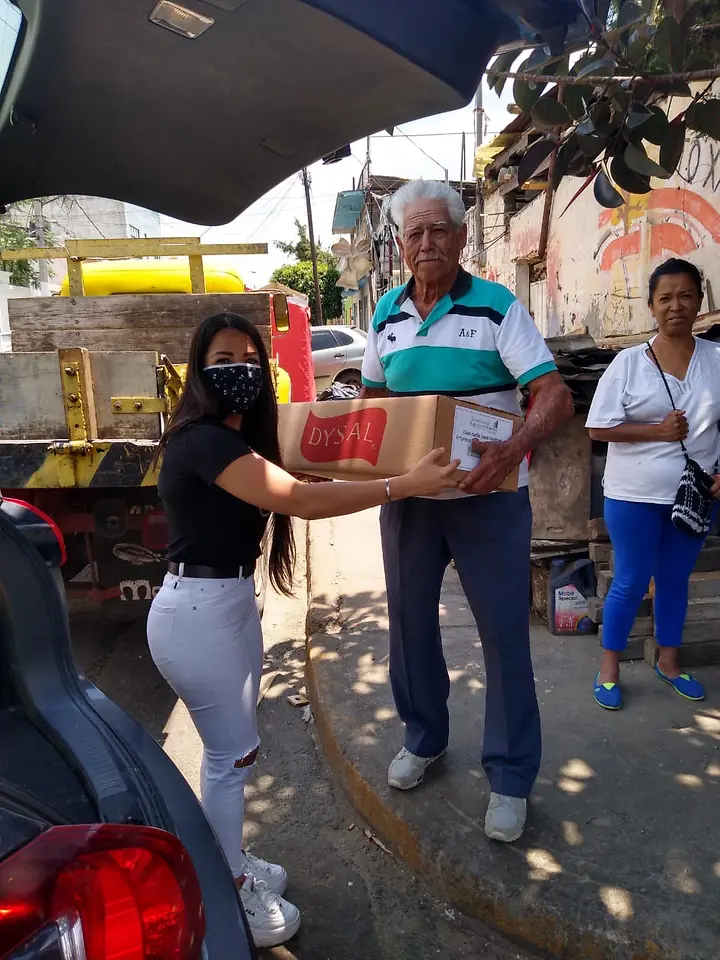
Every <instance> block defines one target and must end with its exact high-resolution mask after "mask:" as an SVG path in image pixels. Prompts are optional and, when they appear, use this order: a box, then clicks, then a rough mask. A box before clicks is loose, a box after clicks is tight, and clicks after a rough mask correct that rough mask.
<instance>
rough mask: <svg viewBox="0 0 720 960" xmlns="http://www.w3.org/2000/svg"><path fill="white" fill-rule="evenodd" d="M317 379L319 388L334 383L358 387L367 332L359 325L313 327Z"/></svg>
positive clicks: (314, 361) (313, 350)
mask: <svg viewBox="0 0 720 960" xmlns="http://www.w3.org/2000/svg"><path fill="white" fill-rule="evenodd" d="M311 335H312V355H313V365H314V367H315V383H316V385H317V387H318V388H319V389H322V388H323V387H327V386H329V385H330V384H331V383H336V382H337V383H347V384H351V385H352V386H357V387H359V386H360V385H361V380H360V371H361V369H362V362H363V357H364V355H365V346H366V344H367V334H366V333H365V331H364V330H361V329H360V328H359V327H348V326H342V325H337V326H327V327H312V329H311Z"/></svg>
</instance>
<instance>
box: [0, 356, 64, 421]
mask: <svg viewBox="0 0 720 960" xmlns="http://www.w3.org/2000/svg"><path fill="white" fill-rule="evenodd" d="M0 439H2V440H63V439H67V424H66V422H65V409H64V405H63V395H62V387H61V385H60V368H59V366H58V355H57V353H34V354H29V355H24V356H19V355H17V354H13V353H0Z"/></svg>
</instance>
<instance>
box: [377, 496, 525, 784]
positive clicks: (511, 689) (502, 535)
mask: <svg viewBox="0 0 720 960" xmlns="http://www.w3.org/2000/svg"><path fill="white" fill-rule="evenodd" d="M531 527H532V513H531V510H530V499H529V496H528V492H527V488H521V489H520V490H519V491H518V492H517V493H493V494H491V495H490V496H485V497H467V498H462V499H455V500H421V499H409V500H401V501H398V502H396V503H391V504H387V505H386V506H384V507H383V508H382V512H381V515H380V529H381V533H382V545H383V560H384V564H385V579H386V583H387V598H388V613H389V618H390V680H391V684H392V690H393V696H394V698H395V706H396V707H397V711H398V715H399V716H400V719H401V720H402V721H403V723H404V724H405V746H406V747H407V749H408V750H410V751H411V752H412V753H414V754H416V755H417V756H421V757H432V756H435V755H436V754H438V753H441V752H442V751H443V750H444V749H445V748H446V747H447V744H448V737H449V732H450V730H449V726H450V724H449V714H448V705H447V701H448V696H449V693H450V680H449V677H448V672H447V666H446V664H445V657H444V655H443V649H442V637H441V634H440V622H439V620H440V611H439V606H440V591H441V588H442V582H443V576H444V573H445V570H446V568H447V566H448V564H449V562H450V560H451V559H452V560H454V561H455V565H456V567H457V571H458V574H459V575H460V580H461V582H462V586H463V589H464V591H465V595H466V597H467V599H468V603H469V604H470V609H471V610H472V613H473V616H474V618H475V622H476V623H477V627H478V631H479V634H480V639H481V640H482V645H483V652H484V656H485V670H486V674H487V687H486V698H485V734H484V740H483V750H482V764H483V768H484V770H485V772H486V774H487V777H488V779H489V781H490V786H491V789H492V790H493V791H494V792H495V793H501V794H505V795H506V796H513V797H527V796H528V794H529V793H530V791H531V790H532V786H533V783H534V782H535V778H536V776H537V772H538V769H539V766H540V756H541V735H540V714H539V711H538V704H537V698H536V696H535V681H534V677H533V667H532V661H531V658H530V637H529V619H530V600H529V595H530V537H531Z"/></svg>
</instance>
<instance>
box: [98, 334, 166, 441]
mask: <svg viewBox="0 0 720 960" xmlns="http://www.w3.org/2000/svg"><path fill="white" fill-rule="evenodd" d="M90 358H91V364H92V371H93V381H94V383H95V409H96V413H97V425H98V435H99V437H100V439H102V440H118V439H122V440H125V439H127V440H157V439H159V437H160V416H159V415H158V414H156V413H155V414H146V413H133V414H115V413H113V412H112V409H111V405H110V398H111V397H119V396H126V397H127V396H132V397H156V396H157V395H158V390H157V376H156V373H155V369H156V366H157V359H158V357H157V353H156V351H154V350H148V351H143V352H141V351H133V352H132V353H130V352H127V353H122V352H117V353H92V354H91V355H90Z"/></svg>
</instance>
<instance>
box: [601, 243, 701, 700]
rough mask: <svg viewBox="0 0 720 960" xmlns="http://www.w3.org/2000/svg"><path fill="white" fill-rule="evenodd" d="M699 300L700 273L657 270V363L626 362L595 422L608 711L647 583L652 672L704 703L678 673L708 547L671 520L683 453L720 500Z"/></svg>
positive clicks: (637, 350)
mask: <svg viewBox="0 0 720 960" xmlns="http://www.w3.org/2000/svg"><path fill="white" fill-rule="evenodd" d="M702 297H703V293H702V278H701V276H700V272H699V270H698V269H697V267H695V266H694V265H693V264H691V263H688V262H687V261H685V260H676V259H671V260H666V261H665V263H663V264H661V265H660V266H659V267H658V268H657V269H656V270H655V272H654V273H653V275H652V276H651V278H650V289H649V299H648V303H649V306H650V312H651V313H652V315H653V317H654V318H655V320H656V322H657V325H658V333H657V334H656V335H655V336H654V337H653V338H652V339H651V341H650V344H651V346H652V351H651V350H650V348H649V345H648V344H647V343H642V344H640V345H639V346H636V347H630V348H629V349H627V350H623V351H622V352H621V353H619V354H618V356H617V357H616V358H615V359H614V360H613V362H612V363H611V364H610V366H609V367H608V368H607V370H606V371H605V373H604V374H603V376H602V377H601V379H600V382H599V383H598V387H597V390H596V392H595V397H594V398H593V402H592V406H591V408H590V413H589V415H588V419H587V424H586V425H587V427H588V428H589V431H590V436H591V437H592V439H593V440H601V441H604V442H606V443H607V444H608V454H607V464H606V467H605V477H604V480H603V486H604V493H605V522H606V524H607V528H608V533H609V535H610V539H611V541H612V545H613V554H614V571H613V582H612V587H611V588H610V591H609V593H608V596H607V599H606V601H605V607H604V609H603V625H604V626H603V651H604V652H603V659H602V663H601V665H600V671H599V673H598V674H597V677H596V679H595V687H594V696H595V700H596V701H597V702H598V703H599V704H600V706H601V707H605V709H607V710H617V709H619V708H620V707H621V706H622V693H621V690H620V683H619V679H620V654H621V652H622V651H623V650H624V649H625V647H626V646H627V641H628V636H629V635H630V630H631V628H632V624H633V621H634V620H635V617H636V615H637V611H638V608H639V606H640V603H641V601H642V599H643V597H644V596H645V593H646V591H647V589H648V586H649V583H650V579H651V578H653V579H654V582H655V635H656V638H657V643H658V647H659V658H658V663H657V667H656V668H655V671H656V673H657V675H658V677H659V678H660V679H661V680H663V681H665V682H666V683H669V684H670V685H671V686H672V687H673V688H674V689H675V690H676V691H677V693H679V694H680V695H681V696H683V697H686V698H688V699H690V700H702V699H703V698H704V696H705V691H704V689H703V686H702V684H701V683H700V682H699V681H698V680H696V679H695V678H694V677H693V676H691V675H690V674H689V673H684V672H682V670H681V668H680V666H679V663H678V648H679V646H680V644H681V642H682V634H683V627H684V624H685V615H686V613H687V601H688V580H689V578H690V574H691V573H692V570H693V568H694V566H695V564H696V562H697V558H698V554H699V552H700V549H701V547H702V545H703V538H702V537H694V536H691V535H689V534H687V533H684V532H682V531H681V530H678V529H677V528H676V527H675V526H674V525H673V523H672V520H671V509H672V504H673V501H674V500H675V494H676V492H677V488H678V485H679V483H680V477H681V475H682V472H683V469H684V467H685V456H684V454H683V450H682V447H681V441H684V443H685V446H686V447H687V451H688V454H689V455H690V457H692V458H693V459H694V460H696V461H697V462H698V463H699V464H700V466H701V467H703V469H704V470H706V471H707V472H708V473H711V474H713V475H714V476H713V479H714V485H713V489H712V492H713V495H714V496H715V497H718V496H720V475H718V473H717V471H718V460H719V459H720V432H718V421H720V347H718V346H716V345H715V344H714V343H711V342H709V341H707V340H699V339H697V338H696V337H694V336H693V332H692V330H693V324H694V322H695V320H696V318H697V315H698V311H699V309H700V304H701V303H702ZM653 353H654V354H655V357H656V358H657V363H656V361H655V359H654V358H653V355H652V354H653ZM658 364H659V366H660V367H661V369H662V371H663V373H664V374H665V380H666V382H667V385H668V388H669V390H670V393H671V394H672V398H673V402H674V405H675V408H676V409H675V410H673V406H672V404H671V402H670V397H669V396H668V391H667V390H666V388H665V385H664V384H663V378H662V375H661V373H660V370H659V369H658Z"/></svg>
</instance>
